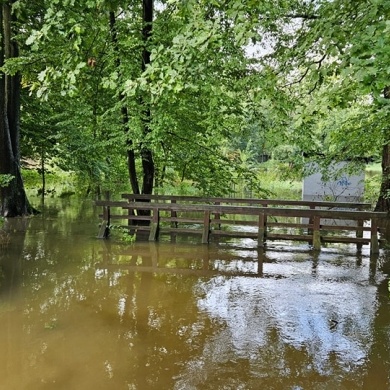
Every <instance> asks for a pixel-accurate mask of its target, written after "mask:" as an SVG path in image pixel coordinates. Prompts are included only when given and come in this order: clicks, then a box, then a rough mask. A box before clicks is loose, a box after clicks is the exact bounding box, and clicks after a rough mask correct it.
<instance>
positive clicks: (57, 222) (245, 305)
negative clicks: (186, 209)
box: [0, 204, 390, 390]
mask: <svg viewBox="0 0 390 390" xmlns="http://www.w3.org/2000/svg"><path fill="white" fill-rule="evenodd" d="M67 207H68V205H67ZM81 209H82V210H81ZM58 210H60V211H59V212H48V213H47V214H46V216H42V217H39V218H32V219H29V220H28V221H27V222H26V221H25V222H23V223H24V225H23V223H22V224H21V225H20V226H19V227H18V228H16V227H14V226H13V227H10V229H11V230H12V229H13V231H14V234H13V236H12V242H11V245H10V246H9V247H8V248H7V250H1V251H0V262H1V267H2V274H3V277H2V279H1V283H0V292H1V295H0V348H1V351H2V354H1V355H0V389H111V388H115V389H161V388H164V389H177V390H178V389H259V388H266V389H335V388H337V389H385V388H389V384H390V381H389V370H390V352H389V341H390V340H389V335H390V322H389V320H390V310H389V292H388V289H387V282H388V275H389V273H390V269H389V256H388V254H386V253H385V252H383V253H382V254H381V255H380V256H379V257H378V258H370V257H369V253H368V252H365V251H364V250H363V251H362V252H361V253H360V254H356V251H355V249H354V248H352V247H351V248H348V247H344V248H345V249H341V248H335V247H332V248H327V249H325V250H323V251H322V252H321V253H320V254H317V255H316V254H315V253H311V252H310V251H308V249H307V248H305V247H293V248H292V247H286V248H283V247H278V248H272V249H268V250H267V251H265V252H262V251H260V250H258V249H257V248H256V247H255V246H254V244H253V242H252V241H251V240H242V241H236V242H225V243H223V242H221V243H218V244H213V245H210V246H207V245H198V244H194V243H191V242H187V243H180V242H177V243H176V244H175V245H172V244H171V243H169V242H161V243H136V244H134V245H130V246H124V245H119V244H117V243H114V242H111V241H101V240H96V239H95V238H94V237H93V235H94V234H95V233H96V231H97V230H96V223H95V222H96V219H95V214H94V211H93V209H92V208H91V207H89V206H88V205H87V206H86V205H85V204H84V206H83V207H81V208H80V209H77V210H73V209H68V208H65V209H61V208H59V209H58ZM58 210H57V211H58Z"/></svg>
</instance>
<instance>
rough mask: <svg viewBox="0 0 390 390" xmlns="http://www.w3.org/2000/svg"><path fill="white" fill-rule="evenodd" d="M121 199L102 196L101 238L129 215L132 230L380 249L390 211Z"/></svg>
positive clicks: (153, 235) (361, 206)
mask: <svg viewBox="0 0 390 390" xmlns="http://www.w3.org/2000/svg"><path fill="white" fill-rule="evenodd" d="M122 199H123V200H121V201H112V200H98V201H96V202H95V204H96V205H97V206H101V207H103V213H102V214H101V215H100V217H101V218H102V224H101V226H100V230H99V234H98V237H99V238H107V237H108V236H109V233H110V227H111V226H112V224H113V221H114V220H116V221H118V220H122V221H125V225H122V226H123V227H126V228H127V229H128V230H129V233H130V234H138V233H143V234H146V235H147V237H148V239H149V241H155V240H158V237H159V235H161V234H170V235H171V236H172V237H176V235H178V234H183V233H184V234H197V235H199V236H200V237H201V242H202V243H204V244H207V243H209V242H210V240H212V239H213V238H214V237H232V238H251V239H255V240H257V243H258V246H260V247H262V246H264V245H265V244H266V242H267V241H278V240H279V241H280V240H283V241H285V240H287V241H290V240H292V241H302V242H308V243H309V244H310V245H312V247H313V249H315V250H320V249H321V246H322V244H323V243H356V245H357V247H358V248H361V247H362V245H370V250H371V253H378V252H379V241H380V240H379V237H378V224H379V223H380V221H381V220H382V219H384V218H386V217H387V213H382V212H374V211H370V210H369V208H370V206H371V205H370V204H368V203H346V202H326V201H293V200H273V199H243V198H242V199H238V198H207V197H195V196H170V195H132V194H123V195H122Z"/></svg>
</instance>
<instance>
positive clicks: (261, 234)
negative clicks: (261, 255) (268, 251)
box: [257, 213, 267, 247]
mask: <svg viewBox="0 0 390 390" xmlns="http://www.w3.org/2000/svg"><path fill="white" fill-rule="evenodd" d="M266 236H267V216H266V215H265V213H260V214H259V223H258V233H257V246H258V247H262V246H264V245H265V240H266Z"/></svg>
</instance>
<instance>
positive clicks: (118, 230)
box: [110, 225, 136, 244]
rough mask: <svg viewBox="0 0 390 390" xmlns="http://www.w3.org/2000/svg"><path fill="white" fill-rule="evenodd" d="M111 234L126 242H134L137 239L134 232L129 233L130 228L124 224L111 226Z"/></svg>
mask: <svg viewBox="0 0 390 390" xmlns="http://www.w3.org/2000/svg"><path fill="white" fill-rule="evenodd" d="M110 236H111V237H112V238H113V239H114V240H117V241H120V242H122V243H124V244H133V243H134V242H135V240H136V237H135V235H134V234H130V233H129V229H127V228H126V227H124V226H116V225H111V226H110Z"/></svg>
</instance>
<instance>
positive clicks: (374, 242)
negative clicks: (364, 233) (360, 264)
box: [370, 218, 379, 255]
mask: <svg viewBox="0 0 390 390" xmlns="http://www.w3.org/2000/svg"><path fill="white" fill-rule="evenodd" d="M370 253H371V254H372V255H373V254H378V253H379V242H378V219H377V218H371V245H370Z"/></svg>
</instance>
